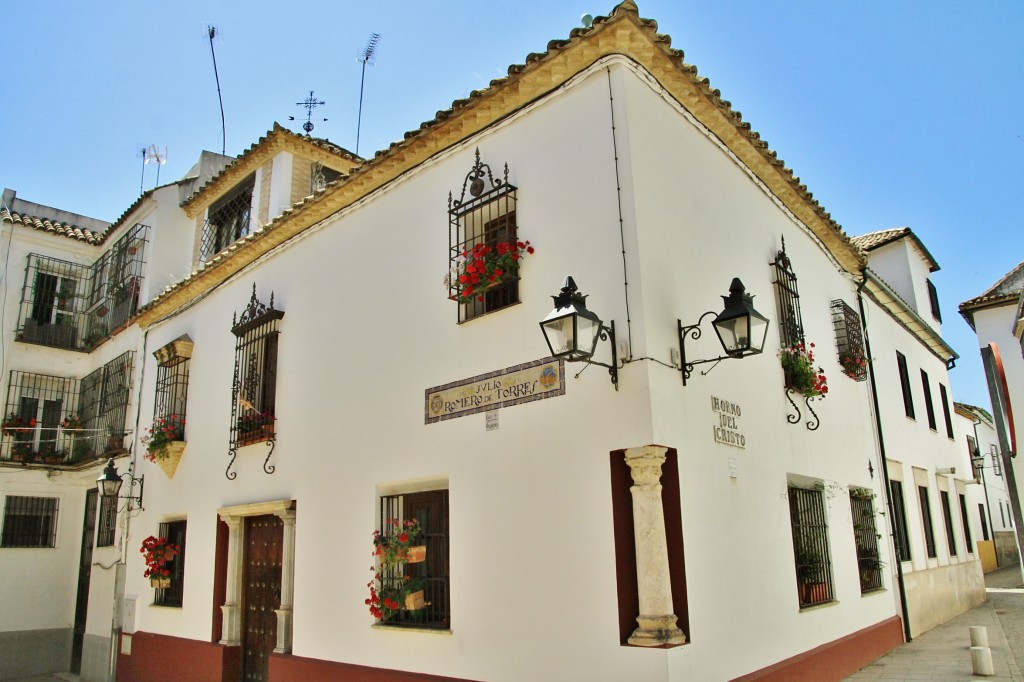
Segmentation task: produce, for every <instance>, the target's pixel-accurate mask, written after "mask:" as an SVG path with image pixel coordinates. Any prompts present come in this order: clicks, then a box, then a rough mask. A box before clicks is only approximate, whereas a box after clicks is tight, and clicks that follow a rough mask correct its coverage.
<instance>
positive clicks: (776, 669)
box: [733, 616, 903, 682]
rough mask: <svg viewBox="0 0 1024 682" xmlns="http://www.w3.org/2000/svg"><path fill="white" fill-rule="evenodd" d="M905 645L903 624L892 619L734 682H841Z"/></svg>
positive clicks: (897, 619) (896, 619) (894, 618)
mask: <svg viewBox="0 0 1024 682" xmlns="http://www.w3.org/2000/svg"><path fill="white" fill-rule="evenodd" d="M901 644H903V621H901V620H900V619H899V618H898V617H896V616H893V617H892V618H887V619H886V620H883V621H882V622H880V623H876V624H875V625H872V626H870V627H866V628H864V629H863V630H858V631H857V632H854V633H852V634H849V635H847V636H846V637H841V638H839V639H837V640H835V641H834V642H829V643H828V644H822V645H821V646H819V647H816V648H814V649H811V650H810V651H805V652H804V653H802V654H798V655H796V656H793V657H792V658H787V659H786V660H784V661H779V662H778V663H776V664H774V665H770V666H768V667H767V668H762V669H761V670H757V671H755V672H752V673H750V674H749V675H744V676H743V677H737V678H736V679H735V680H734V681H733V682H750V681H751V680H758V681H759V682H830V681H831V680H842V679H843V678H846V677H849V676H850V675H852V674H853V673H855V672H857V671H858V670H860V669H861V668H863V667H864V666H866V665H867V664H868V663H871V662H872V661H875V660H877V659H878V658H881V657H882V656H884V655H885V654H887V653H889V652H890V651H892V650H893V649H895V648H896V647H898V646H899V645H901Z"/></svg>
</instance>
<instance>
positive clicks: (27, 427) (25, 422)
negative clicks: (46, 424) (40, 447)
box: [2, 412, 37, 436]
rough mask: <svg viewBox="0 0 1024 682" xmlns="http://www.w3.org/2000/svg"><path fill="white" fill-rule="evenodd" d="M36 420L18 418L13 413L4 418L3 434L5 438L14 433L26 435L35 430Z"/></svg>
mask: <svg viewBox="0 0 1024 682" xmlns="http://www.w3.org/2000/svg"><path fill="white" fill-rule="evenodd" d="M36 423H37V422H36V420H35V419H34V418H27V417H19V416H18V415H17V414H15V413H14V412H11V413H10V414H9V415H7V416H6V417H4V421H3V425H2V428H3V432H4V435H5V436H10V435H13V434H15V433H28V432H29V431H32V430H33V429H34V428H36Z"/></svg>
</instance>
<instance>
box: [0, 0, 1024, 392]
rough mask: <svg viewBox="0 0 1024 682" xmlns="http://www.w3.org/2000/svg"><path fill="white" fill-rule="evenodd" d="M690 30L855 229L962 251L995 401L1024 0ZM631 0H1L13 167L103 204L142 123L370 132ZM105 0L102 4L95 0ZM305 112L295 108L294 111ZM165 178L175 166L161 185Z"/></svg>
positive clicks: (30, 189)
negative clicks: (992, 320)
mask: <svg viewBox="0 0 1024 682" xmlns="http://www.w3.org/2000/svg"><path fill="white" fill-rule="evenodd" d="M638 5H639V8H640V13H641V15H642V16H645V17H650V18H653V19H656V20H657V21H658V24H659V30H660V31H661V32H663V33H668V34H669V35H671V36H672V44H673V47H675V48H677V49H682V50H683V51H684V52H685V53H686V61H687V62H689V63H691V64H695V65H696V66H697V67H698V69H699V72H700V73H701V74H702V75H704V76H706V77H708V78H710V79H711V83H712V85H713V86H714V87H716V88H719V89H720V90H721V91H722V95H723V97H725V98H726V99H728V100H730V101H731V102H732V103H733V106H734V107H735V108H736V109H738V110H739V111H741V112H742V113H743V117H744V119H746V120H747V121H749V122H750V123H751V125H752V126H753V128H754V130H756V131H758V132H759V133H760V134H761V136H762V137H763V138H764V139H766V140H767V141H768V143H769V144H770V146H771V147H772V149H774V150H775V151H776V152H778V154H779V157H780V158H782V159H784V160H785V162H786V164H787V165H788V166H789V167H790V168H792V169H793V170H794V171H795V173H796V174H797V175H798V176H800V178H801V180H802V182H804V183H806V184H807V186H808V188H809V189H810V191H811V192H813V193H814V195H815V197H816V198H817V199H818V200H819V201H820V202H821V203H822V205H823V206H824V207H825V209H826V210H828V211H829V212H830V213H831V214H832V216H833V217H834V218H835V220H836V221H837V222H838V223H839V224H841V225H842V226H843V227H844V228H845V230H846V231H847V233H848V234H851V235H857V234H864V233H866V232H871V231H874V230H878V229H885V228H889V227H897V226H904V225H905V226H909V227H911V228H912V229H913V230H914V231H915V233H916V234H917V235H918V236H919V237H920V238H921V239H922V240H923V241H924V243H925V244H926V245H927V247H928V248H929V250H930V251H931V252H932V254H933V255H934V256H935V258H936V260H937V261H938V262H939V264H940V265H941V267H942V269H941V270H940V271H939V272H938V273H935V275H934V276H933V280H934V281H935V283H936V285H937V286H938V288H939V293H940V298H941V302H942V313H943V320H944V321H945V322H944V324H943V334H944V336H945V337H946V339H947V340H948V341H949V342H950V343H951V344H952V345H953V346H954V348H956V349H957V351H958V352H959V353H960V354H961V356H962V360H961V361H960V362H959V363H958V367H957V369H955V370H954V371H953V372H952V373H951V377H952V379H951V382H952V388H953V397H954V399H955V400H958V401H961V402H968V403H972V404H976V405H984V406H987V405H988V394H987V390H986V389H985V384H984V378H983V376H982V372H981V364H980V361H979V359H978V350H977V340H976V338H975V337H974V335H973V333H972V332H971V330H970V328H969V327H968V326H967V324H966V323H965V322H964V321H963V319H962V318H961V317H960V316H959V314H958V313H957V311H956V307H957V304H958V303H959V302H961V301H963V300H966V299H968V298H972V297H974V296H977V295H979V294H981V293H982V292H983V291H984V290H986V289H987V288H988V287H989V286H991V285H992V284H993V283H994V282H995V281H996V280H998V279H999V278H1000V277H1001V276H1002V275H1003V274H1005V273H1006V272H1008V271H1009V270H1010V269H1011V268H1013V267H1014V266H1016V265H1017V264H1018V263H1020V262H1021V261H1022V260H1024V236H1022V231H1021V227H1022V225H1021V222H1022V221H1021V216H1022V208H1024V191H1022V190H1021V188H1022V186H1024V170H1022V168H1024V164H1022V160H1024V159H1022V157H1024V137H1022V135H1024V125H1022V123H1021V112H1022V111H1024V89H1022V82H1024V78H1022V76H1024V41H1022V39H1021V36H1022V35H1024V3H1021V2H1005V1H994V0H993V1H988V2H972V3H959V2H957V3H954V2H950V1H948V0H947V1H944V2H934V1H933V2H917V1H914V2H910V1H900V2H894V1H893V0H888V1H885V2H881V1H877V0H866V1H862V2H856V3H853V2H847V3H821V2H786V3H783V2H765V1H764V0H742V1H741V0H735V1H723V0H715V1H712V0H701V1H695V0H639V1H638ZM612 7H613V4H612V3H611V2H607V3H606V4H597V5H595V4H593V0H585V1H584V2H564V1H563V0H558V1H553V0H522V1H520V2H516V3H485V2H467V1H465V0H450V1H449V2H447V3H425V2H407V1H404V0H397V1H392V2H377V3H358V4H357V3H351V2H341V1H337V0H335V1H325V0H309V1H308V2H305V3H300V4H297V5H293V6H288V7H287V8H286V6H285V5H284V4H282V3H268V2H264V1H263V0H247V1H241V0H218V1H217V2H210V1H209V0H206V1H199V0H181V1H176V2H173V3H153V2H138V1H137V0H135V1H131V2H127V1H123V0H113V1H110V2H105V3H101V4H99V5H97V4H95V3H90V4H86V3H77V2H75V3H72V2H58V1H51V2H45V1H40V2H33V3H28V2H17V3H9V4H8V5H7V6H5V8H4V20H5V21H4V23H5V26H6V31H5V35H6V39H5V43H4V48H3V53H2V55H3V56H2V57H0V63H2V64H3V68H2V69H0V73H2V74H3V87H4V92H5V102H6V103H5V105H4V106H3V107H0V132H2V134H3V144H2V145H0V185H3V186H5V187H10V188H12V189H15V190H16V191H17V192H18V196H19V197H20V198H22V199H25V200H28V201H35V202H38V203H42V204H47V205H51V206H58V207H61V208H65V209H67V210H70V211H74V212H77V213H82V214H85V215H90V216H93V217H96V218H101V219H105V220H113V219H115V218H117V217H118V216H119V215H120V214H121V213H122V212H123V211H124V209H126V208H127V207H128V206H129V205H130V204H131V202H132V201H134V199H135V198H136V197H137V196H138V193H139V185H140V179H141V176H142V165H141V161H142V160H141V158H139V157H138V151H139V149H140V148H141V147H143V146H146V145H149V144H156V145H160V146H161V147H163V146H167V147H168V150H169V155H168V162H167V165H165V166H164V167H163V168H162V170H161V177H160V179H161V181H162V182H166V181H167V180H170V179H172V178H176V177H179V176H181V175H183V174H184V173H185V171H187V170H188V168H189V167H190V166H191V165H192V163H193V162H194V161H195V159H196V158H197V156H198V154H199V152H200V151H201V150H203V149H209V150H212V151H220V149H221V145H222V139H221V125H220V110H219V108H218V104H217V92H216V85H215V82H214V76H213V67H212V63H211V58H210V46H209V42H208V38H207V30H206V29H207V26H208V25H211V24H212V25H214V26H216V27H217V29H218V32H219V35H218V37H217V39H216V40H215V43H214V45H215V48H216V51H217V64H218V68H219V72H220V79H221V86H222V90H223V95H224V109H225V116H226V119H227V126H226V128H227V135H226V141H225V142H226V149H227V153H228V154H231V155H236V154H239V153H241V152H242V151H244V150H245V149H246V148H247V147H248V146H249V145H251V144H252V143H254V142H255V141H256V140H258V139H259V137H260V136H261V135H262V134H264V133H265V132H266V131H267V130H269V129H270V128H271V127H272V125H273V123H274V121H279V122H281V123H282V124H286V125H291V126H292V127H293V129H295V130H299V125H300V124H301V123H302V121H304V119H305V113H304V111H303V110H302V109H301V108H300V107H297V106H295V103H296V102H299V101H301V100H303V99H304V98H305V97H306V96H307V95H308V94H309V91H310V90H313V91H315V92H316V96H317V98H318V99H321V100H324V101H325V102H326V105H325V106H324V107H321V108H319V109H317V111H316V115H317V118H319V119H322V118H324V117H326V118H327V119H329V120H328V121H327V122H323V121H319V120H317V121H315V123H316V129H315V130H314V134H315V135H317V136H322V137H327V138H328V139H330V140H331V141H333V142H336V143H338V144H340V145H342V146H345V147H347V148H349V149H354V147H355V137H356V114H357V105H358V99H359V79H360V64H359V62H358V60H357V56H358V54H359V53H360V51H361V50H362V48H363V47H364V45H365V44H366V41H367V39H368V38H369V36H370V34H371V33H373V32H378V33H380V34H382V39H381V43H380V46H379V48H378V50H377V55H376V64H375V65H374V66H370V67H368V68H367V73H366V89H365V98H364V107H363V123H362V131H361V135H360V148H359V151H360V152H361V153H362V154H363V155H364V156H368V155H372V153H373V152H374V151H376V150H378V149H383V148H386V147H387V145H388V144H389V143H390V142H391V141H392V140H397V139H401V137H402V135H403V133H404V132H405V131H407V130H412V129H415V128H417V127H418V126H419V124H420V123H421V122H423V121H427V120H430V119H431V118H433V116H434V114H435V112H436V111H438V110H440V109H445V108H447V107H448V106H449V105H450V104H451V102H452V100H454V99H458V98H461V97H465V96H467V95H468V94H469V92H470V91H471V90H473V89H476V88H482V87H485V86H486V85H487V84H488V82H489V81H490V80H491V79H492V78H499V77H502V76H503V75H505V73H506V69H507V67H508V65H509V64H514V63H515V64H519V63H523V62H524V61H525V58H526V55H527V54H528V53H530V52H541V51H543V50H544V49H545V47H546V44H547V41H548V40H550V39H554V38H565V37H567V36H568V33H569V31H570V30H571V29H572V28H573V27H574V26H578V25H579V18H580V16H581V15H582V14H583V13H585V12H589V13H591V14H594V15H599V14H607V13H609V12H610V10H611V9H612ZM98 8H102V9H98ZM288 116H295V117H296V119H297V120H296V121H295V122H291V123H290V122H289V121H288V120H287V119H288ZM155 181H156V172H155V167H154V166H149V167H148V168H147V170H146V175H145V187H146V188H149V187H152V186H153V185H154V183H155Z"/></svg>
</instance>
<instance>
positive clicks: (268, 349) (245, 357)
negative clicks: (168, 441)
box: [224, 282, 284, 481]
mask: <svg viewBox="0 0 1024 682" xmlns="http://www.w3.org/2000/svg"><path fill="white" fill-rule="evenodd" d="M282 317H284V311H282V310H277V309H275V308H274V294H273V292H271V294H270V304H269V305H264V304H263V303H262V302H260V300H259V299H258V298H256V283H255V282H254V283H253V285H252V298H250V300H249V305H248V306H247V307H246V309H245V310H244V311H243V312H242V314H241V316H238V315H235V316H232V322H231V333H232V334H234V335H235V338H236V342H235V369H234V375H233V379H232V385H231V427H230V443H229V450H228V456H229V457H230V461H229V462H228V467H227V469H226V470H225V472H224V475H225V476H227V478H228V480H231V481H233V480H235V478H236V477H237V476H238V474H237V473H236V472H234V471H232V470H231V468H232V466H234V464H235V459H236V458H237V457H238V448H239V447H241V446H244V445H250V444H253V443H265V444H266V446H267V448H269V451H268V452H267V458H266V459H265V460H264V461H263V471H264V472H265V473H268V474H272V473H274V471H275V467H274V466H273V465H272V464H270V458H271V456H272V455H273V454H274V444H275V440H276V438H275V421H276V419H277V417H276V415H275V394H276V390H277V347H278V336H279V335H280V333H281V332H280V330H279V323H280V320H281V318H282Z"/></svg>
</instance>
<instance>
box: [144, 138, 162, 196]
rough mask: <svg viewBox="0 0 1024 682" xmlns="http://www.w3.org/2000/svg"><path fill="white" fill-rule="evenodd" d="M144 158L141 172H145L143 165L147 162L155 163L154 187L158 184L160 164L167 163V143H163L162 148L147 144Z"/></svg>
mask: <svg viewBox="0 0 1024 682" xmlns="http://www.w3.org/2000/svg"><path fill="white" fill-rule="evenodd" d="M144 154H145V158H146V160H145V161H144V162H143V172H145V165H146V164H147V163H155V164H156V185H154V186H156V187H159V186H160V166H162V165H164V164H165V163H167V145H164V148H163V150H161V149H160V147H158V146H156V145H155V144H151V145H149V147H148V148H147V149H146V151H145V152H144Z"/></svg>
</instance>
